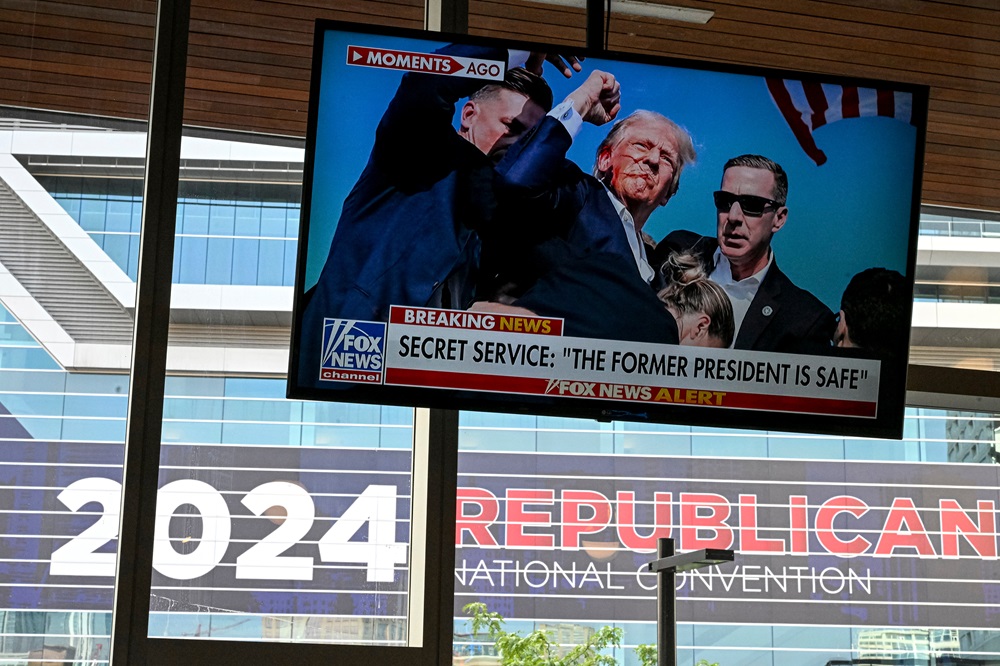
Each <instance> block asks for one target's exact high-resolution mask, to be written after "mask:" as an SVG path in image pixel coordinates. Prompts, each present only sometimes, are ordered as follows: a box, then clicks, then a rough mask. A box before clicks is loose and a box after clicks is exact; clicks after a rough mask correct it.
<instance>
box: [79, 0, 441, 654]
mask: <svg viewBox="0 0 1000 666" xmlns="http://www.w3.org/2000/svg"><path fill="white" fill-rule="evenodd" d="M371 9H372V11H378V8H377V7H374V6H373V7H372V8H371ZM396 10H398V13H397V11H396ZM383 11H384V12H385V16H383V17H381V20H383V21H386V22H390V23H393V24H397V25H409V26H410V27H420V26H422V23H423V7H422V5H420V4H417V3H414V2H408V3H397V4H396V5H395V6H394V7H386V8H383ZM319 17H326V18H339V19H344V20H373V19H374V20H380V17H378V16H374V17H373V16H371V14H370V13H369V11H367V9H366V8H362V10H361V11H360V12H355V13H352V12H350V11H345V10H338V9H334V8H333V7H332V5H331V7H330V8H314V7H304V6H302V7H299V6H295V5H284V6H279V5H274V4H267V5H266V6H264V5H261V6H256V5H254V6H251V7H249V8H248V7H246V6H245V5H242V4H240V5H237V4H232V3H228V2H218V1H213V0H197V1H196V2H194V3H193V4H192V22H191V26H192V29H191V34H190V47H189V53H188V70H187V92H186V104H185V125H186V126H201V127H212V128H217V129H213V130H200V131H198V132H192V133H189V135H187V136H185V139H184V142H183V145H182V151H181V179H182V184H181V189H180V195H179V201H178V204H179V206H178V213H177V219H178V225H177V235H176V241H175V243H176V245H175V252H174V269H173V279H174V283H175V286H174V297H173V307H172V314H171V329H170V340H169V352H168V359H169V361H168V370H167V371H168V374H169V375H170V378H169V381H168V391H167V396H166V399H165V403H164V409H165V414H164V429H163V449H162V452H161V462H160V490H159V496H158V508H157V521H158V522H157V526H158V530H157V536H156V550H155V552H154V558H153V568H154V573H153V580H152V594H151V598H150V614H151V617H150V629H149V635H150V637H163V638H187V639H200V640H212V639H246V640H251V641H283V642H312V643H349V644H379V645H397V646H398V645H405V644H406V642H407V638H408V631H409V627H408V625H407V621H406V617H407V604H408V600H409V589H410V581H409V577H408V574H407V571H408V563H409V562H410V558H411V553H410V550H409V545H410V505H411V484H410V481H411V459H410V456H411V445H412V437H413V415H412V410H409V409H402V408H388V407H378V406H360V405H341V404H332V403H310V402H301V401H290V400H284V399H283V398H282V396H283V394H284V380H283V377H284V375H285V372H286V369H287V364H288V336H289V325H290V321H291V319H290V313H291V306H292V288H291V285H292V282H293V280H294V269H295V259H296V256H295V252H296V238H297V236H298V231H299V210H300V205H301V195H302V162H303V147H304V135H305V120H306V108H307V102H308V94H309V71H310V67H311V56H312V40H313V22H314V19H316V18H319ZM94 233H95V234H96V233H100V232H99V231H97V230H95V232H94ZM104 233H105V234H107V232H106V231H105V232H104ZM121 260H122V261H124V260H125V259H124V258H122V259H121ZM161 527H162V529H161Z"/></svg>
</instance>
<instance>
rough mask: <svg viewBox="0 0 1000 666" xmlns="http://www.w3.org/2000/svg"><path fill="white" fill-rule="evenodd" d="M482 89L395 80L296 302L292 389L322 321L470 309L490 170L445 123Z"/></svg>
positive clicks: (470, 53)
mask: <svg viewBox="0 0 1000 666" xmlns="http://www.w3.org/2000/svg"><path fill="white" fill-rule="evenodd" d="M438 52H439V53H448V54H451V55H458V56H465V57H475V58H486V59H491V60H503V61H505V60H506V59H507V54H506V52H504V51H501V50H499V49H488V48H484V47H474V46H458V45H452V46H448V47H445V48H443V49H440V50H439V51H438ZM485 83H487V82H486V81H482V80H478V79H470V78H464V77H456V76H436V75H432V74H416V73H409V74H406V75H405V76H403V78H402V81H401V83H400V85H399V88H398V90H397V91H396V95H395V96H394V97H393V99H392V101H391V102H390V103H389V107H388V109H387V110H386V112H385V114H384V115H383V116H382V119H381V121H380V123H379V125H378V129H377V130H376V133H375V142H374V146H373V148H372V152H371V155H370V156H369V159H368V163H367V165H366V166H365V168H364V171H363V172H362V174H361V176H360V177H359V178H358V181H357V183H356V184H355V185H354V188H353V189H352V190H351V192H350V194H349V195H348V197H347V199H346V200H345V201H344V207H343V212H342V213H341V216H340V220H339V221H338V223H337V228H336V231H335V233H334V236H333V241H332V243H331V246H330V253H329V257H328V259H327V261H326V264H325V265H324V267H323V271H322V273H321V274H320V278H319V281H318V282H317V284H316V286H315V288H314V289H313V290H312V293H311V294H308V298H305V299H303V301H304V302H306V306H305V309H304V311H303V318H302V343H301V346H300V351H299V379H300V382H301V383H302V384H305V385H316V383H317V382H318V376H319V364H320V340H321V331H322V326H323V319H324V318H326V317H330V318H340V319H360V320H367V321H385V320H386V319H388V316H389V306H390V305H391V304H397V305H417V306H436V307H453V308H462V309H464V308H466V307H468V306H469V305H471V303H472V301H473V298H474V296H475V285H476V279H477V275H476V269H477V266H478V260H479V247H480V241H479V237H478V235H477V230H478V229H479V228H482V227H483V226H486V225H488V224H490V223H491V222H492V220H493V214H494V211H495V200H494V198H493V188H492V182H493V167H494V165H493V163H492V161H491V160H490V159H489V158H488V157H487V156H486V155H483V154H482V152H480V151H479V150H478V149H477V148H476V147H475V146H474V145H472V144H471V143H470V142H468V141H467V140H465V139H464V138H462V137H461V136H459V135H458V133H457V132H456V131H455V128H454V126H453V125H452V121H453V117H454V115H455V106H456V103H457V102H458V100H459V99H461V98H463V97H467V96H469V95H471V94H472V93H474V92H475V91H476V90H478V89H479V88H481V87H482V86H483V85H484V84H485ZM362 112H363V111H362ZM312 223H313V224H319V223H320V221H318V220H313V222H312Z"/></svg>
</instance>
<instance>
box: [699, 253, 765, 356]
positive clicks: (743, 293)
mask: <svg viewBox="0 0 1000 666" xmlns="http://www.w3.org/2000/svg"><path fill="white" fill-rule="evenodd" d="M773 263H774V253H773V252H770V251H768V253H767V264H766V265H765V266H764V268H762V269H760V270H759V271H757V272H756V273H754V274H753V275H751V276H750V277H748V278H743V279H742V280H734V279H733V268H732V266H731V265H730V263H729V259H728V258H726V255H724V254H722V250H720V249H718V248H716V250H715V269H714V270H713V271H712V274H711V275H709V276H708V277H709V279H710V280H711V281H712V282H714V283H716V284H717V285H719V286H720V287H722V289H723V291H725V292H726V294H727V295H728V296H729V300H730V301H732V303H733V322H734V323H735V324H736V330H735V331H734V332H733V344H736V336H737V335H739V332H740V326H742V325H743V320H744V319H745V318H746V316H747V312H749V311H750V302H751V301H753V297H754V296H756V295H757V290H758V289H760V283H761V282H763V281H764V276H766V275H767V271H768V269H770V268H771V264H773ZM730 347H732V345H730Z"/></svg>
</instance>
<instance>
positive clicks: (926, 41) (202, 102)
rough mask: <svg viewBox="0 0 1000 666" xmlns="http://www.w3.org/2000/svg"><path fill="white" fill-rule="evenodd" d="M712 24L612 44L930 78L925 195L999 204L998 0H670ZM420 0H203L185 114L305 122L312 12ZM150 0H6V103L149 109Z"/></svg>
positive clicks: (518, 8)
mask: <svg viewBox="0 0 1000 666" xmlns="http://www.w3.org/2000/svg"><path fill="white" fill-rule="evenodd" d="M672 3H673V4H679V5H683V6H688V7H695V8H700V9H712V10H714V11H715V16H714V17H713V18H712V20H711V21H710V22H709V23H708V24H706V25H704V26H698V25H691V24H683V23H678V22H672V21H663V20H657V19H631V18H625V17H619V16H613V17H612V21H611V31H610V37H609V45H610V47H611V48H612V49H615V50H619V51H629V52H643V53H652V54H658V55H667V56H680V57H691V58H697V59H702V60H710V61H718V62H728V63H744V64H754V65H763V66H770V67H779V68H787V69H796V70H803V71H809V72H817V73H822V74H841V75H849V76H862V77H872V78H881V79H890V80H899V81H906V82H913V83H922V84H926V85H929V86H931V101H930V117H929V125H928V134H927V152H926V164H925V177H924V185H923V199H924V201H925V202H926V203H931V204H938V205H946V206H959V207H964V208H972V209H984V210H994V211H996V210H1000V188H998V187H997V185H996V183H997V182H1000V4H998V2H997V0H961V1H955V2H947V1H943V0H879V1H878V2H872V1H871V0H795V2H788V1H787V0H712V1H707V0H672ZM423 4H424V3H423V0H381V1H376V0H301V1H296V2H292V1H291V0H289V1H287V2H282V1H281V0H194V3H193V7H192V28H191V39H190V46H189V58H188V91H187V97H186V108H185V122H186V123H187V124H190V125H196V126H203V127H220V128H225V129H236V130H243V131H254V132H264V133H271V134H280V135H285V136H295V137H301V136H303V135H304V134H305V127H306V112H307V103H308V88H309V70H310V66H311V51H312V30H313V20H314V19H315V18H320V17H321V18H334V19H341V20H349V21H358V22H364V23H371V24H379V25H394V26H403V27H412V28H419V27H421V26H422V24H423V15H424V7H423ZM469 10H470V11H469V30H470V32H471V33H473V34H479V35H489V36H494V37H516V38H520V39H529V40H539V41H547V42H556V43H563V44H568V45H582V44H583V43H584V42H585V34H584V25H585V16H584V12H583V11H582V10H574V9H570V8H565V7H555V6H552V5H544V4H540V3H537V2H531V1H529V0H469ZM154 12H155V2H154V1H153V0H61V1H59V2H55V1H51V0H3V2H2V4H0V104H2V105H11V106H18V107H27V108H36V109H48V110H58V111H69V112H76V113H84V114H96V115H102V116H113V117H124V118H131V119H144V118H145V117H146V111H147V104H148V96H149V78H150V72H151V61H152V40H153V23H154Z"/></svg>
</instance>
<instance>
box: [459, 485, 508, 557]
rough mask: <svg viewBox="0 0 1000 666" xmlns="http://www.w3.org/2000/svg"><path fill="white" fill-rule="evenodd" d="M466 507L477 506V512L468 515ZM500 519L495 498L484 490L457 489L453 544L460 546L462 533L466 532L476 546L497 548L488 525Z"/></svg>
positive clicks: (498, 505)
mask: <svg viewBox="0 0 1000 666" xmlns="http://www.w3.org/2000/svg"><path fill="white" fill-rule="evenodd" d="M466 506H477V507H479V512H478V513H475V514H468V513H466V512H465V508H466ZM499 517H500V502H498V501H497V496H496V495H494V494H493V493H491V492H490V491H488V490H486V489H485V488H459V489H458V506H457V507H456V518H455V543H456V544H457V545H459V546H461V545H462V532H468V533H469V535H470V536H471V537H472V540H473V541H475V542H476V545H477V546H497V545H499V544H498V543H497V539H496V537H495V536H493V533H492V532H490V529H489V528H490V525H492V524H493V523H495V522H496V519H497V518H499Z"/></svg>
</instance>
